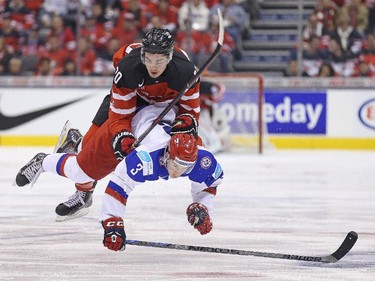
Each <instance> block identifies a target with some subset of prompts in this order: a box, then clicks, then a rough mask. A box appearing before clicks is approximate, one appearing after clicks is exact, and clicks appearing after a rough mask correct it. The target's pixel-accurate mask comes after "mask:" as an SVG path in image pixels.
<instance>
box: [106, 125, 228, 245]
mask: <svg viewBox="0 0 375 281" xmlns="http://www.w3.org/2000/svg"><path fill="white" fill-rule="evenodd" d="M169 130H170V127H169V126H167V125H162V124H161V125H159V126H156V127H155V128H154V129H153V130H152V131H151V133H150V135H148V136H147V137H146V139H145V142H144V143H145V144H144V145H141V146H139V147H137V148H136V149H135V150H133V151H132V152H131V153H130V154H129V155H128V156H127V157H126V158H125V159H124V160H122V161H121V162H120V163H119V164H118V165H117V167H116V169H115V171H114V173H113V174H112V176H111V179H110V181H109V183H108V185H107V188H106V190H105V195H104V198H103V203H102V213H101V217H100V220H101V222H102V225H103V228H104V240H103V244H104V246H105V247H107V248H108V249H110V250H114V251H119V250H124V249H125V239H126V235H125V230H124V222H123V221H124V213H125V208H126V202H127V200H128V196H129V194H130V192H131V191H132V190H133V189H134V187H135V186H137V185H139V184H141V183H144V182H145V181H156V180H168V179H169V178H178V177H188V178H189V180H190V182H191V194H192V201H193V203H192V204H190V205H189V206H188V208H187V210H186V215H187V217H188V221H189V223H190V224H191V225H193V226H194V228H195V229H197V230H198V231H199V232H200V233H201V234H202V235H204V234H207V233H209V232H210V231H211V229H212V220H211V216H210V214H212V212H213V202H212V199H213V197H214V196H215V194H216V188H217V187H218V185H219V184H220V183H221V182H222V180H223V171H222V169H221V166H220V164H219V163H218V162H217V160H216V159H215V157H214V156H213V154H212V153H211V152H209V151H208V150H206V149H204V148H203V147H200V146H198V145H197V140H196V138H195V137H194V135H192V134H186V133H178V134H175V135H173V136H172V137H170V135H169ZM151 140H152V141H151Z"/></svg>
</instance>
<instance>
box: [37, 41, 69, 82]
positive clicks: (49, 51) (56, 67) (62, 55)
mask: <svg viewBox="0 0 375 281" xmlns="http://www.w3.org/2000/svg"><path fill="white" fill-rule="evenodd" d="M40 57H46V58H49V59H50V61H51V67H52V69H53V72H52V73H53V75H60V74H61V72H62V69H63V66H64V60H65V59H67V58H68V57H69V51H68V50H67V49H65V48H63V46H62V42H61V41H60V38H59V37H58V36H57V35H55V34H51V35H50V36H49V37H48V38H47V42H46V48H45V49H43V50H41V52H40Z"/></svg>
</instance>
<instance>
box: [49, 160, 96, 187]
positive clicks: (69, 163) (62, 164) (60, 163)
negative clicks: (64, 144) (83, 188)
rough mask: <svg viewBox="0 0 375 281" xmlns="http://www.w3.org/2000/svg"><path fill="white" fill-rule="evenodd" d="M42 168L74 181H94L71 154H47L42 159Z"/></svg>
mask: <svg viewBox="0 0 375 281" xmlns="http://www.w3.org/2000/svg"><path fill="white" fill-rule="evenodd" d="M43 170H44V171H48V172H52V173H55V174H58V175H60V176H63V177H67V178H69V179H71V180H72V181H74V182H76V183H86V182H91V181H94V179H92V178H90V177H89V176H88V175H86V173H85V172H84V171H82V169H81V167H80V166H79V165H78V163H77V158H76V156H75V155H72V154H65V153H54V154H49V155H47V156H46V158H44V160H43Z"/></svg>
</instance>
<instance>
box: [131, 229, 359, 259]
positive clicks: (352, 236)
mask: <svg viewBox="0 0 375 281" xmlns="http://www.w3.org/2000/svg"><path fill="white" fill-rule="evenodd" d="M357 238H358V235H357V233H355V232H354V231H351V232H349V233H348V234H347V236H346V237H345V239H344V241H343V242H342V244H341V245H340V247H339V248H338V249H337V250H336V251H335V252H334V253H333V254H331V255H328V256H321V257H319V256H301V255H290V254H280V253H268V252H257V251H244V250H235V249H225V248H214V247H203V246H191V245H180V244H172V243H163V242H148V241H139V240H126V244H128V245H134V246H143V247H152V248H163V249H174V250H184V251H195V252H207V253H218V254H229V255H241V256H256V257H263V258H274V259H286V260H297V261H310V262H321V263H334V262H337V261H338V260H340V259H341V258H342V257H344V256H345V255H346V254H347V253H348V252H349V251H350V249H351V248H352V247H353V246H354V244H355V242H356V241H357ZM338 253H339V254H338Z"/></svg>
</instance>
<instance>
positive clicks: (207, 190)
mask: <svg viewBox="0 0 375 281" xmlns="http://www.w3.org/2000/svg"><path fill="white" fill-rule="evenodd" d="M203 191H206V192H207V193H210V194H212V195H216V187H208V188H206V189H204V190H203Z"/></svg>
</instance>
